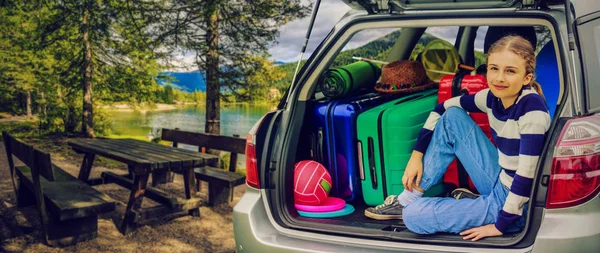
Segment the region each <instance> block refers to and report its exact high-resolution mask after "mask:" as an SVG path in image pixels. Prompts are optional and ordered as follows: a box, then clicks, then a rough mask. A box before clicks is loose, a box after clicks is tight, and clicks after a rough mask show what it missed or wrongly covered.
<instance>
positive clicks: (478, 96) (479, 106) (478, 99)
mask: <svg viewBox="0 0 600 253" xmlns="http://www.w3.org/2000/svg"><path fill="white" fill-rule="evenodd" d="M489 91H490V89H484V90H481V91H479V92H477V93H475V94H473V95H464V96H460V97H453V98H451V99H448V100H446V101H444V102H442V103H440V104H438V105H437V106H436V107H435V109H433V111H432V112H431V113H430V114H429V117H428V118H427V121H425V125H424V126H423V129H421V132H420V133H419V137H418V138H417V144H416V145H415V148H414V150H416V151H419V152H421V153H423V154H424V153H425V151H426V150H427V147H428V146H429V142H431V137H432V136H433V129H435V125H436V124H437V122H438V120H439V119H440V117H442V114H444V112H446V110H448V108H450V107H458V108H462V109H464V110H465V111H467V112H487V110H488V96H489Z"/></svg>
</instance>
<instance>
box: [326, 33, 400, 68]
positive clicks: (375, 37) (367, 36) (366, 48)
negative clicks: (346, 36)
mask: <svg viewBox="0 0 600 253" xmlns="http://www.w3.org/2000/svg"><path fill="white" fill-rule="evenodd" d="M400 32H401V29H398V28H386V29H365V30H362V31H360V32H357V33H355V34H354V35H353V36H352V38H351V39H350V40H349V41H348V43H346V45H344V48H343V49H342V51H341V52H340V53H339V54H338V55H337V56H336V57H335V60H334V61H333V63H332V64H331V66H330V68H338V67H342V66H345V65H348V64H351V63H353V62H356V61H357V60H356V59H353V57H360V58H364V59H371V60H377V61H385V59H386V58H387V55H388V54H389V53H390V51H391V49H392V47H393V46H394V43H396V39H397V38H398V36H400ZM380 66H381V64H380Z"/></svg>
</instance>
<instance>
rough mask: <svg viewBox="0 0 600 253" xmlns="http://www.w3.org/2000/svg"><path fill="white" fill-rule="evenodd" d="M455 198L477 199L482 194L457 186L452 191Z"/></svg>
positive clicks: (451, 194)
mask: <svg viewBox="0 0 600 253" xmlns="http://www.w3.org/2000/svg"><path fill="white" fill-rule="evenodd" d="M450 196H452V197H453V198H455V199H476V198H478V197H479V196H481V195H480V194H475V193H473V192H472V191H470V190H469V189H467V188H456V189H455V190H454V191H452V193H450Z"/></svg>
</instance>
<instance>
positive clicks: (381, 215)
mask: <svg viewBox="0 0 600 253" xmlns="http://www.w3.org/2000/svg"><path fill="white" fill-rule="evenodd" d="M402 209H404V207H403V206H402V205H400V202H398V196H396V195H391V196H388V197H387V198H386V199H385V201H384V202H383V204H381V205H378V206H376V207H369V208H367V209H366V210H365V216H367V217H369V218H371V219H375V220H394V219H402Z"/></svg>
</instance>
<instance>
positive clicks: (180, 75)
mask: <svg viewBox="0 0 600 253" xmlns="http://www.w3.org/2000/svg"><path fill="white" fill-rule="evenodd" d="M159 76H166V77H171V78H173V79H174V80H172V81H171V80H165V79H161V78H159V79H158V83H159V84H160V85H162V86H166V85H167V84H170V85H171V86H173V88H176V89H179V90H182V91H187V92H194V91H204V92H205V91H206V78H205V77H204V73H202V72H200V71H192V72H162V73H160V74H159Z"/></svg>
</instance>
